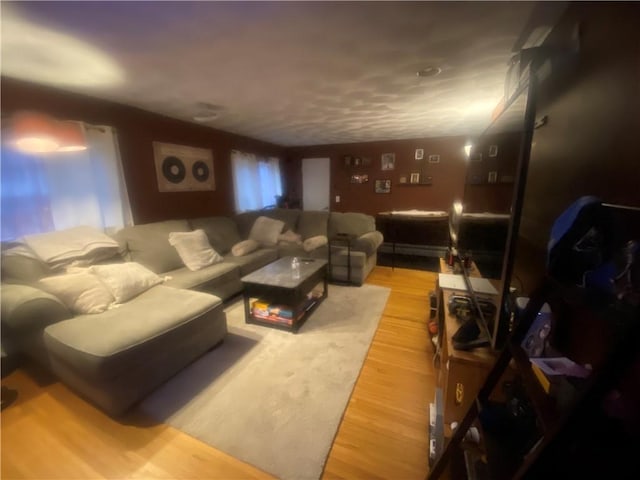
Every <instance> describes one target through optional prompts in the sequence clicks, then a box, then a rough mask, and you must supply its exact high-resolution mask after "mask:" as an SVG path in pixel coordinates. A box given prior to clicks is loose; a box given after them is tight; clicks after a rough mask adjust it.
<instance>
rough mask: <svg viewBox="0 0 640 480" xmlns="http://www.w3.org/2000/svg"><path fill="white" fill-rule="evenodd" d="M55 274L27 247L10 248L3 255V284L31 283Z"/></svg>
mask: <svg viewBox="0 0 640 480" xmlns="http://www.w3.org/2000/svg"><path fill="white" fill-rule="evenodd" d="M54 274H55V272H54V271H53V269H52V268H51V267H50V266H49V265H47V264H46V263H44V262H43V261H42V260H40V259H39V258H37V257H36V255H35V253H33V252H32V251H31V249H30V248H29V247H27V246H26V245H20V246H17V247H14V248H10V249H8V250H6V251H5V252H3V254H2V281H3V282H9V283H31V282H34V281H36V280H39V279H40V278H42V277H48V276H51V275H54Z"/></svg>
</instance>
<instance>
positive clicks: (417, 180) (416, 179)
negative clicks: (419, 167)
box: [410, 173, 420, 183]
mask: <svg viewBox="0 0 640 480" xmlns="http://www.w3.org/2000/svg"><path fill="white" fill-rule="evenodd" d="M410 182H411V183H420V174H419V173H412V174H411V180H410Z"/></svg>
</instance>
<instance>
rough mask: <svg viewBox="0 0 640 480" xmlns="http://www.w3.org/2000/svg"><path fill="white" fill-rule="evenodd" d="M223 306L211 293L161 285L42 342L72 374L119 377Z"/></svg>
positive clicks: (66, 325)
mask: <svg viewBox="0 0 640 480" xmlns="http://www.w3.org/2000/svg"><path fill="white" fill-rule="evenodd" d="M220 306H221V300H220V299H219V298H218V297H215V296H213V295H208V294H204V293H200V292H193V291H190V290H182V289H177V288H171V287H165V286H163V285H158V286H156V287H154V288H151V289H150V290H148V291H146V292H144V293H143V294H141V295H140V296H139V297H138V298H137V299H136V301H135V302H128V303H125V304H123V305H121V306H120V307H119V308H115V309H112V310H107V311H105V312H103V313H100V314H97V315H78V316H76V317H74V318H71V319H69V320H63V321H61V322H58V323H56V324H54V325H50V326H48V327H47V328H46V329H45V333H44V341H45V343H46V345H47V347H48V349H49V352H50V354H51V355H53V356H55V357H57V359H58V360H60V361H62V362H64V363H65V364H67V365H69V366H70V368H72V369H73V370H75V371H78V372H80V373H82V374H84V375H86V376H89V377H90V378H98V379H108V378H115V377H117V376H119V375H121V374H124V372H127V371H128V370H129V369H130V368H131V366H132V365H138V364H144V363H147V362H148V361H149V359H150V358H153V356H154V355H155V354H157V353H158V352H165V351H169V350H171V349H172V348H174V345H175V344H176V342H177V341H178V340H179V336H180V335H181V333H180V331H181V328H182V327H183V326H184V325H185V324H188V323H190V322H191V321H192V320H193V319H195V318H198V317H199V316H201V315H203V314H205V313H206V312H208V311H210V310H212V309H214V308H216V307H220Z"/></svg>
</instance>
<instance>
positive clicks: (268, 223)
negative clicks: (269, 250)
mask: <svg viewBox="0 0 640 480" xmlns="http://www.w3.org/2000/svg"><path fill="white" fill-rule="evenodd" d="M283 228H284V222H283V221H282V220H274V219H273V218H269V217H265V216H260V217H258V218H256V221H255V222H254V223H253V226H252V227H251V231H250V232H249V239H250V240H255V241H256V242H258V243H259V244H260V245H262V246H264V247H273V246H275V245H277V244H278V237H279V236H280V233H282V229H283Z"/></svg>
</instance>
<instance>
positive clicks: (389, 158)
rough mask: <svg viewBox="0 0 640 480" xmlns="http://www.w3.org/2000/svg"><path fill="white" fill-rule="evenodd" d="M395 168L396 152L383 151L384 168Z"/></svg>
mask: <svg viewBox="0 0 640 480" xmlns="http://www.w3.org/2000/svg"><path fill="white" fill-rule="evenodd" d="M394 168H396V154H395V153H383V154H382V170H393V169H394Z"/></svg>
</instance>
